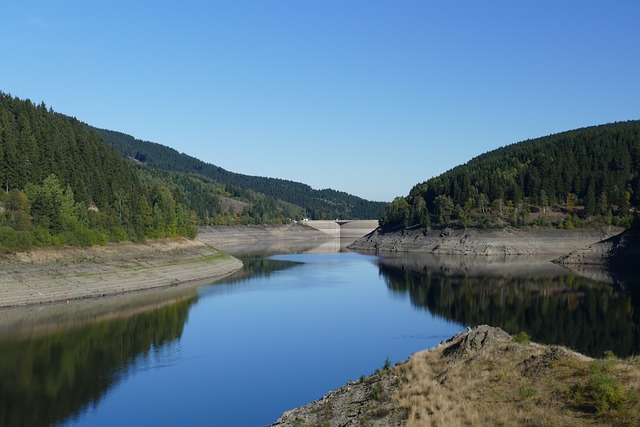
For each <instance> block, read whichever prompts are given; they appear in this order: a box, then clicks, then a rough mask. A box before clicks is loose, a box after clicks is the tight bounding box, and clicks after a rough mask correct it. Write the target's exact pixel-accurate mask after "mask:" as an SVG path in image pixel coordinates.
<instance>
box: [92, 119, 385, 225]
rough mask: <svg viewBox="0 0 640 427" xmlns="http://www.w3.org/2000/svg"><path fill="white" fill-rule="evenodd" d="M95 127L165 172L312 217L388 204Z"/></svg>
mask: <svg viewBox="0 0 640 427" xmlns="http://www.w3.org/2000/svg"><path fill="white" fill-rule="evenodd" d="M95 130H96V131H97V132H98V134H99V135H100V136H101V137H102V138H103V139H104V140H105V141H106V142H107V143H108V144H109V145H111V146H112V147H113V148H115V150H116V151H117V152H118V153H120V154H121V155H122V156H124V157H127V158H131V159H135V160H136V161H138V162H140V164H144V165H146V166H149V167H152V168H155V169H158V170H162V171H166V172H180V173H187V174H190V175H199V176H202V177H205V178H207V179H209V180H212V181H213V182H215V183H217V184H220V185H221V186H223V187H224V189H225V191H227V192H228V193H230V194H242V193H243V192H244V191H247V190H248V191H252V192H255V193H259V194H262V195H264V196H267V197H269V198H272V199H275V200H279V201H283V202H286V203H289V204H291V205H293V206H298V207H300V208H302V210H303V211H304V214H305V216H307V217H309V218H311V219H327V218H344V219H372V218H378V217H379V216H380V215H381V213H382V212H383V210H384V208H385V206H386V205H387V203H384V202H371V201H368V200H364V199H362V198H360V197H356V196H353V195H350V194H347V193H345V192H341V191H336V190H332V189H325V190H314V189H313V188H311V187H310V186H309V185H306V184H302V183H299V182H294V181H288V180H284V179H277V178H265V177H257V176H249V175H243V174H239V173H234V172H229V171H227V170H225V169H223V168H221V167H219V166H215V165H212V164H209V163H205V162H203V161H201V160H198V159H196V158H194V157H191V156H188V155H186V154H182V153H179V152H178V151H176V150H174V149H172V148H169V147H165V146H163V145H160V144H157V143H154V142H148V141H141V140H139V139H136V138H134V137H132V136H130V135H126V134H124V133H120V132H114V131H110V130H105V129H95ZM238 155H241V154H240V153H239V154H238Z"/></svg>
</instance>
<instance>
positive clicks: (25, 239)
mask: <svg viewBox="0 0 640 427" xmlns="http://www.w3.org/2000/svg"><path fill="white" fill-rule="evenodd" d="M0 185H1V186H2V188H3V190H4V191H1V192H0V252H3V251H12V250H17V249H23V250H24V249H28V248H30V247H31V246H33V245H36V246H48V245H66V244H71V245H90V244H96V243H104V242H106V241H118V240H124V239H127V240H140V239H144V238H147V237H169V236H178V235H183V236H193V235H195V232H196V228H195V226H196V222H197V219H196V218H195V217H194V216H193V215H192V214H191V213H190V212H189V211H188V210H187V209H186V208H185V206H184V205H183V204H182V203H179V202H177V201H176V200H175V198H174V195H173V194H172V192H171V191H170V190H169V188H168V187H167V185H164V184H163V183H162V182H160V181H158V180H155V181H153V180H147V182H144V180H143V179H141V177H140V174H139V173H137V172H136V171H135V170H134V169H133V168H131V166H130V165H129V163H128V162H127V161H125V160H124V159H122V157H121V156H119V155H118V154H117V153H116V152H115V151H114V150H113V149H111V147H109V146H108V145H107V144H105V143H104V141H103V140H102V139H101V138H100V136H99V135H98V134H97V133H96V132H91V131H89V130H87V128H86V127H85V126H84V125H83V124H82V123H80V122H79V121H77V120H75V119H73V118H69V117H66V116H63V115H61V114H57V113H55V112H53V111H52V110H50V109H47V107H46V106H45V105H44V103H42V104H40V105H35V104H34V103H32V102H31V101H29V100H20V99H18V98H14V97H11V96H10V95H7V94H4V93H0Z"/></svg>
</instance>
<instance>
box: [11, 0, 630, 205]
mask: <svg viewBox="0 0 640 427" xmlns="http://www.w3.org/2000/svg"><path fill="white" fill-rule="evenodd" d="M0 52H1V56H0V58H1V59H0V90H1V91H3V92H6V93H10V94H12V95H14V96H18V97H20V98H29V99H31V100H32V101H34V102H36V103H39V102H40V101H44V102H45V103H46V104H47V105H48V106H50V107H52V108H53V109H54V110H56V111H58V112H61V113H65V114H69V115H72V116H75V117H77V118H78V119H80V120H82V121H84V122H87V123H89V124H91V125H94V126H97V127H102V128H107V129H112V130H117V131H121V132H125V133H128V134H131V135H133V136H135V137H136V138H139V139H144V140H149V141H154V142H158V143H160V144H163V145H168V146H170V147H173V148H175V149H177V150H178V151H181V152H184V153H187V154H189V155H192V156H195V157H198V158H200V159H202V160H204V161H206V162H209V163H213V164H215V165H218V166H221V167H223V168H225V169H228V170H231V171H234V172H240V173H245V174H250V175H259V176H270V177H277V178H285V179H291V180H295V181H300V182H304V183H307V184H309V185H311V186H312V187H313V188H318V189H320V188H334V189H338V190H341V191H346V192H348V193H351V194H355V195H358V196H361V197H364V198H367V199H372V200H384V201H390V200H392V199H393V198H394V197H395V196H398V195H406V194H408V192H409V190H410V189H411V187H412V186H413V185H414V184H417V183H419V182H422V181H424V180H426V179H428V178H431V177H433V176H435V175H438V174H440V173H442V172H444V171H446V170H448V169H450V168H452V167H454V166H456V165H458V164H460V163H464V162H466V161H468V160H469V159H471V158H472V157H474V156H476V155H478V154H481V153H483V152H486V151H488V150H491V149H494V148H497V147H500V146H504V145H507V144H510V143H514V142H518V141H521V140H525V139H529V138H535V137H538V136H543V135H547V134H551V133H556V132H561V131H564V130H569V129H575V128H579V127H584V126H589V125H595V124H602V123H609V122H614V121H620V120H630V119H638V118H640V1H638V0H629V1H625V0H622V1H608V2H604V1H588V0H586V1H585V0H583V1H557V0H553V1H531V2H524V1H514V0H505V1H476V0H473V1H427V0H406V1H403V0H386V1H380V0H255V1H248V0H227V1H217V0H202V1H200V0H180V1H177V0H173V1H164V0H153V1H152V0H21V1H6V2H4V4H3V5H2V7H1V8H0Z"/></svg>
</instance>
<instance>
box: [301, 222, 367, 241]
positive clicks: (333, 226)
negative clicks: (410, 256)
mask: <svg viewBox="0 0 640 427" xmlns="http://www.w3.org/2000/svg"><path fill="white" fill-rule="evenodd" d="M300 223H301V224H303V225H306V226H308V227H312V228H315V229H316V230H320V231H322V232H323V233H326V234H328V235H330V236H331V237H335V238H341V239H357V238H359V237H362V236H366V235H367V234H369V233H371V232H372V231H373V230H375V229H376V228H378V220H377V219H372V220H353V221H352V220H339V219H338V220H333V221H322V220H317V221H316V220H306V221H301V222H300Z"/></svg>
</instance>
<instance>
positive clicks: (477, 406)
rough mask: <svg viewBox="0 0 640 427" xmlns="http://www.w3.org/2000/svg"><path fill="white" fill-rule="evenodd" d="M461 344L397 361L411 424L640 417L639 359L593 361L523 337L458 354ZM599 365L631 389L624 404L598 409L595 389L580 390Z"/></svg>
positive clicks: (597, 421)
mask: <svg viewBox="0 0 640 427" xmlns="http://www.w3.org/2000/svg"><path fill="white" fill-rule="evenodd" d="M456 343H457V342H456V341H455V340H454V341H453V342H450V343H447V344H445V345H441V346H439V347H437V348H435V349H433V350H430V351H425V352H421V353H417V354H415V355H414V356H413V357H412V358H411V359H410V360H409V361H408V362H407V363H405V364H403V365H401V366H399V367H398V369H400V372H401V374H400V375H401V378H402V386H401V388H400V390H399V391H398V393H397V394H396V396H395V397H396V399H398V401H399V403H400V405H401V406H402V407H405V408H408V409H409V420H408V422H407V426H472V425H493V426H511V425H521V426H560V425H637V423H638V422H639V421H640V420H639V418H638V415H639V413H640V409H639V407H638V402H637V400H636V401H634V393H636V394H635V395H636V396H637V393H638V388H639V387H640V362H639V361H638V359H631V360H627V361H620V360H608V361H606V362H602V361H594V360H591V359H589V358H587V357H585V356H582V355H580V354H577V353H574V352H572V351H570V350H567V349H565V348H560V347H547V346H541V345H537V344H533V343H531V344H529V343H517V342H515V341H513V340H512V339H511V338H510V337H499V339H496V340H495V341H493V342H491V343H489V344H487V345H484V346H482V347H480V348H475V349H474V348H467V349H465V351H463V352H460V350H459V349H458V350H456V351H454V352H452V351H451V348H452V346H456V345H457V344H456ZM597 363H606V366H607V369H606V371H607V374H608V375H609V376H610V377H611V381H612V382H613V383H614V384H618V385H620V387H621V388H622V389H623V390H624V396H623V397H620V398H621V399H622V400H623V404H622V405H620V406H619V407H618V408H617V409H614V408H609V409H607V410H605V411H601V412H598V409H597V405H596V402H595V401H594V399H593V396H592V395H590V394H589V393H582V394H580V393H577V392H576V390H578V391H579V390H583V389H584V387H583V386H585V385H588V384H590V383H589V381H590V380H591V379H592V376H593V366H594V364H597ZM581 387H583V388H581ZM587 388H588V387H587ZM594 393H595V392H594ZM594 393H592V394H594Z"/></svg>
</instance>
